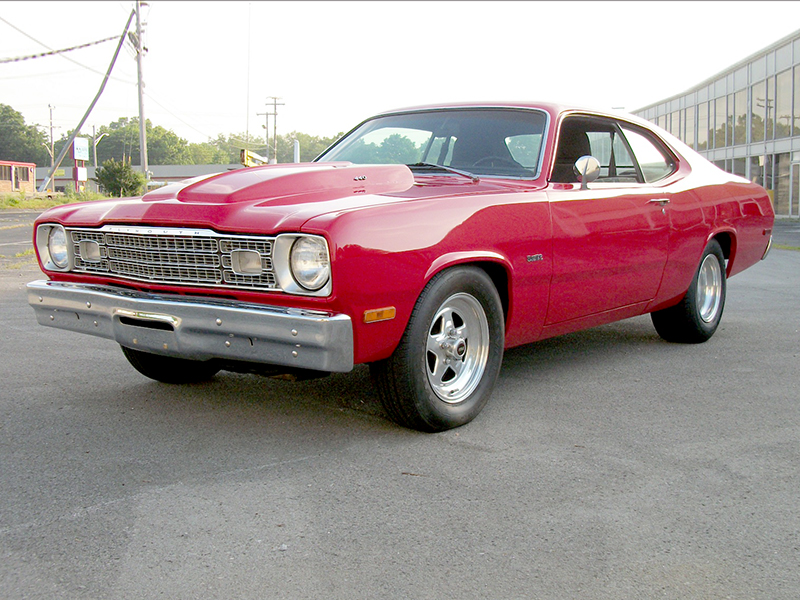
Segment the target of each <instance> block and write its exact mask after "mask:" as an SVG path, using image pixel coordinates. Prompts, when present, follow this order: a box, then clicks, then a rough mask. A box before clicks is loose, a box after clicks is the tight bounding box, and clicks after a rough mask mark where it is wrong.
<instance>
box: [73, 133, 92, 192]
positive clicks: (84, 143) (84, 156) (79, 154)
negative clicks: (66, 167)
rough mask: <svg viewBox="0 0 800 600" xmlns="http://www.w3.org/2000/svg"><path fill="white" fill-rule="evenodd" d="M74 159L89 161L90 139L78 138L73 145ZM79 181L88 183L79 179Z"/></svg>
mask: <svg viewBox="0 0 800 600" xmlns="http://www.w3.org/2000/svg"><path fill="white" fill-rule="evenodd" d="M72 157H73V158H74V159H75V160H89V138H81V137H76V138H75V141H74V142H73V143H72ZM77 181H86V180H85V179H78V180H77Z"/></svg>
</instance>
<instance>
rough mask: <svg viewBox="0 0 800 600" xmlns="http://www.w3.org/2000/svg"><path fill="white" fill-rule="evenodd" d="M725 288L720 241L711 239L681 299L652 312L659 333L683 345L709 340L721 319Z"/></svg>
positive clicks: (723, 263) (666, 338) (723, 260)
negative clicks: (672, 304)
mask: <svg viewBox="0 0 800 600" xmlns="http://www.w3.org/2000/svg"><path fill="white" fill-rule="evenodd" d="M726 287H727V282H726V278H725V256H724V255H723V254H722V248H721V247H720V245H719V243H718V242H717V241H716V240H711V241H710V242H709V243H708V246H706V249H705V251H704V252H703V256H702V257H701V259H700V266H698V268H697V272H696V273H695V275H694V278H693V279H692V283H691V285H690V286H689V289H688V291H687V292H686V295H685V296H684V297H683V300H681V301H680V302H679V303H678V304H676V305H675V306H671V307H669V308H665V309H664V310H659V311H656V312H654V313H651V315H650V316H651V318H652V319H653V325H654V326H655V328H656V331H657V332H658V335H660V336H661V337H662V338H664V339H665V340H667V341H669V342H680V343H685V344H698V343H701V342H705V341H706V340H708V339H709V338H710V337H711V336H712V335H714V332H715V331H716V330H717V327H718V326H719V322H720V320H721V319H722V310H723V309H724V308H725V292H726Z"/></svg>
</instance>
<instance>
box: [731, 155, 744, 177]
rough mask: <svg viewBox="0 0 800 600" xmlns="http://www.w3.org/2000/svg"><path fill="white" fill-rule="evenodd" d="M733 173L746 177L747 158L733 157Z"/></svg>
mask: <svg viewBox="0 0 800 600" xmlns="http://www.w3.org/2000/svg"><path fill="white" fill-rule="evenodd" d="M733 174H734V175H739V176H740V177H747V159H745V158H734V159H733Z"/></svg>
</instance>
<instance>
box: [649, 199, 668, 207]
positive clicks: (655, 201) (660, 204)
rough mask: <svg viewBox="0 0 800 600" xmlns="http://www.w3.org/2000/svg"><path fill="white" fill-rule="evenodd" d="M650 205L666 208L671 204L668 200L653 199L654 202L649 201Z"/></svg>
mask: <svg viewBox="0 0 800 600" xmlns="http://www.w3.org/2000/svg"><path fill="white" fill-rule="evenodd" d="M648 202H649V203H650V204H658V205H659V206H666V205H667V204H669V199H668V198H653V199H652V200H648Z"/></svg>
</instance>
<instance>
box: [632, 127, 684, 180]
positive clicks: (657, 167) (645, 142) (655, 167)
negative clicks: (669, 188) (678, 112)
mask: <svg viewBox="0 0 800 600" xmlns="http://www.w3.org/2000/svg"><path fill="white" fill-rule="evenodd" d="M622 130H623V132H624V133H625V138H626V139H627V140H628V143H629V144H630V146H631V149H632V150H633V153H634V155H635V156H636V160H637V161H638V162H639V167H640V168H641V169H642V174H643V175H644V180H645V182H647V183H652V182H654V181H658V180H659V179H664V177H666V176H667V175H670V174H672V172H673V171H674V170H675V163H674V161H673V160H672V158H671V157H670V156H669V155H668V154H666V153H665V152H663V151H662V150H661V149H660V148H659V147H658V146H657V145H656V144H655V143H654V142H653V141H652V140H651V139H650V138H648V137H646V136H644V135H642V134H641V133H639V132H638V131H634V130H633V129H628V128H626V127H623V128H622Z"/></svg>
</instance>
